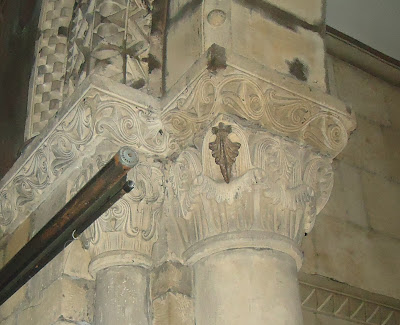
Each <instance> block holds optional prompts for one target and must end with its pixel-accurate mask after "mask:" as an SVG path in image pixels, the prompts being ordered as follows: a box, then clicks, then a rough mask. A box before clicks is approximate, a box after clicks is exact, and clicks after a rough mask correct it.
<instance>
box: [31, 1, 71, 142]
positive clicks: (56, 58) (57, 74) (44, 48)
mask: <svg viewBox="0 0 400 325" xmlns="http://www.w3.org/2000/svg"><path fill="white" fill-rule="evenodd" d="M74 2H75V1H74V0H44V3H43V5H42V13H41V19H40V25H39V28H40V33H41V34H40V38H39V40H38V43H37V52H36V63H35V67H34V77H33V82H32V87H33V89H32V90H31V91H32V93H31V100H30V107H29V109H28V123H27V130H26V138H27V139H29V138H31V137H33V136H35V135H37V134H39V133H40V132H41V131H42V130H43V128H44V127H45V126H46V125H47V123H48V121H49V119H51V118H52V117H53V116H54V115H55V113H56V112H57V110H58V109H59V108H60V106H61V102H62V98H63V84H64V77H65V67H66V57H67V37H68V26H69V24H70V21H71V17H72V11H73V7H74Z"/></svg>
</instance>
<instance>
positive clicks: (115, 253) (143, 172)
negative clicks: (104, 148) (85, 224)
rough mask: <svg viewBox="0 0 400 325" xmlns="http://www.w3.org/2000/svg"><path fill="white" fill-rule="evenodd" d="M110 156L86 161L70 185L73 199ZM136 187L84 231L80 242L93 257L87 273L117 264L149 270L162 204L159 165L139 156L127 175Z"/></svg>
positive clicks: (94, 272)
mask: <svg viewBox="0 0 400 325" xmlns="http://www.w3.org/2000/svg"><path fill="white" fill-rule="evenodd" d="M109 158H110V157H104V155H99V156H98V157H97V159H96V161H91V160H88V161H86V162H85V166H84V168H83V169H82V171H81V173H80V175H79V176H78V177H77V178H76V180H75V181H74V182H72V183H71V184H70V186H69V193H70V196H71V197H72V196H73V195H74V194H75V193H76V191H77V190H78V189H79V188H81V186H82V185H84V184H86V183H87V181H88V180H89V179H90V178H91V177H92V176H93V174H94V173H95V171H97V170H98V169H100V168H101V167H102V166H103V165H104V164H105V163H106V162H107V161H108V160H109ZM128 177H129V179H131V180H133V181H134V183H135V188H134V189H133V190H132V191H131V192H130V193H128V194H126V195H125V196H124V197H123V198H121V199H120V200H119V201H117V202H116V203H115V204H114V205H113V206H112V207H111V208H110V209H108V210H107V211H106V212H105V213H104V214H103V215H102V216H101V217H100V218H98V219H97V220H96V221H95V222H94V223H93V224H92V225H91V226H90V227H89V228H88V229H87V230H86V231H84V233H83V235H82V237H81V240H82V242H83V245H84V246H85V247H86V248H87V249H88V250H89V253H90V255H91V257H92V261H91V264H90V266H89V271H90V273H91V274H92V275H93V276H95V274H96V273H97V271H99V270H101V269H104V268H106V267H109V266H116V265H140V266H143V267H146V268H147V267H150V266H151V265H152V264H153V262H152V250H153V245H154V243H155V242H156V241H157V239H158V229H157V225H158V223H159V219H160V216H161V213H162V209H163V202H164V187H163V184H164V175H163V172H162V168H161V164H160V163H156V162H154V159H151V158H146V157H145V156H144V155H142V156H140V161H139V163H138V165H137V166H135V167H134V168H133V169H132V170H131V171H130V172H129V174H128Z"/></svg>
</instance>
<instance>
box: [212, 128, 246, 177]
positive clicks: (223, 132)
mask: <svg viewBox="0 0 400 325" xmlns="http://www.w3.org/2000/svg"><path fill="white" fill-rule="evenodd" d="M212 132H213V134H215V135H216V136H217V137H216V139H215V141H214V142H210V144H209V148H210V150H211V151H212V156H213V157H214V158H215V163H216V164H217V165H219V167H220V169H221V173H222V176H223V177H224V180H225V182H226V183H229V182H230V180H231V178H232V165H233V164H234V162H235V160H236V157H237V156H238V155H239V148H240V146H241V145H240V143H238V142H232V141H231V140H230V139H229V138H228V135H229V133H231V132H232V127H231V126H230V125H225V124H224V123H219V125H218V127H213V128H212Z"/></svg>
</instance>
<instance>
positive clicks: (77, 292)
mask: <svg viewBox="0 0 400 325" xmlns="http://www.w3.org/2000/svg"><path fill="white" fill-rule="evenodd" d="M93 293H94V284H93V282H90V281H85V280H73V279H71V278H68V277H63V278H60V279H58V280H57V281H55V282H54V283H52V284H51V286H50V287H48V288H47V289H46V290H43V291H42V292H41V295H40V297H39V298H38V299H35V300H33V301H32V302H31V305H30V306H29V307H28V308H26V309H24V310H23V311H21V312H20V313H19V316H18V324H38V325H39V324H40V325H50V324H54V323H55V322H57V321H60V320H65V321H69V322H70V323H71V322H78V323H79V322H83V323H84V322H87V323H90V322H92V320H93V306H92V305H93Z"/></svg>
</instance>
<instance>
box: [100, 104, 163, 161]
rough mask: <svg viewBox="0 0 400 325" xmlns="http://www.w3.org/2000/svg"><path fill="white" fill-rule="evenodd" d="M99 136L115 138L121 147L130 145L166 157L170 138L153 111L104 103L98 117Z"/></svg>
mask: <svg viewBox="0 0 400 325" xmlns="http://www.w3.org/2000/svg"><path fill="white" fill-rule="evenodd" d="M94 120H95V130H96V133H97V134H99V135H104V136H107V135H109V136H111V137H112V139H113V140H114V141H115V142H116V143H118V144H121V145H130V146H134V147H135V148H140V149H142V150H143V149H145V150H146V151H148V152H153V153H164V152H165V151H166V149H167V145H168V135H167V134H165V133H164V131H163V129H164V127H163V125H162V123H161V121H160V120H159V119H158V116H157V115H156V114H154V113H153V112H151V111H150V110H144V109H138V110H132V108H131V107H130V106H129V105H127V104H126V103H123V102H117V101H107V100H105V101H101V102H100V103H99V104H98V106H97V111H96V114H95V115H94Z"/></svg>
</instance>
